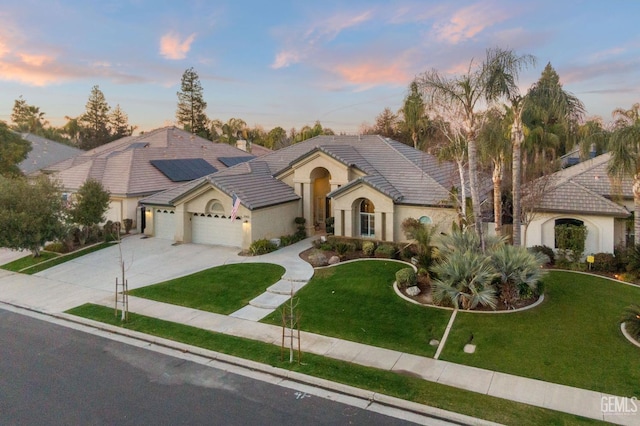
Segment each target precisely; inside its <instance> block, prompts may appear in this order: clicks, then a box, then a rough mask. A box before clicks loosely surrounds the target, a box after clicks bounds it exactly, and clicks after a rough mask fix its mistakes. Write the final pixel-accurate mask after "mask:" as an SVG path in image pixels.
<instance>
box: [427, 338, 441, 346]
mask: <svg viewBox="0 0 640 426" xmlns="http://www.w3.org/2000/svg"><path fill="white" fill-rule="evenodd" d="M429 344H430V345H431V346H438V345H439V344H440V340H438V339H431V340H429Z"/></svg>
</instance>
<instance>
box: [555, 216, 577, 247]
mask: <svg viewBox="0 0 640 426" xmlns="http://www.w3.org/2000/svg"><path fill="white" fill-rule="evenodd" d="M563 225H570V226H576V227H580V226H584V222H583V221H582V220H579V219H573V218H560V219H556V220H555V223H554V241H555V243H554V248H558V238H557V233H556V231H555V229H556V228H557V227H558V226H563Z"/></svg>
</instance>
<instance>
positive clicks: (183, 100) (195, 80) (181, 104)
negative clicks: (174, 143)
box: [176, 67, 209, 137]
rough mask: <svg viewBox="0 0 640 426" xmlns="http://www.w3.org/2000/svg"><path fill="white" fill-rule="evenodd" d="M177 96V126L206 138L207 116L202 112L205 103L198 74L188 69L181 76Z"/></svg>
mask: <svg viewBox="0 0 640 426" xmlns="http://www.w3.org/2000/svg"><path fill="white" fill-rule="evenodd" d="M177 95H178V110H177V111H176V119H177V120H178V124H180V125H182V126H183V128H184V129H185V130H187V131H189V132H191V133H193V134H196V135H199V136H202V137H208V133H209V131H208V128H207V122H208V121H209V120H208V119H207V116H206V114H205V112H204V110H205V109H206V108H207V103H206V102H205V101H204V99H203V97H202V85H201V84H200V78H199V77H198V73H197V72H196V71H195V70H194V69H193V67H191V68H189V69H188V70H186V71H185V72H184V74H182V81H181V85H180V91H179V92H178V93H177Z"/></svg>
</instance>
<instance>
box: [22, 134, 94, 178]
mask: <svg viewBox="0 0 640 426" xmlns="http://www.w3.org/2000/svg"><path fill="white" fill-rule="evenodd" d="M21 136H22V139H24V140H26V141H29V142H30V143H31V151H30V152H29V154H28V155H27V158H26V159H25V160H24V161H22V162H21V163H20V164H18V167H19V168H20V170H21V171H22V173H24V174H25V175H28V174H31V173H35V172H37V171H39V170H41V169H44V168H47V167H48V166H50V165H52V164H55V163H59V162H61V161H64V160H67V159H69V158H73V157H75V156H77V155H79V154H82V153H84V151H83V150H81V149H78V148H74V147H72V146H69V145H65V144H62V143H59V142H55V141H52V140H49V139H45V138H43V137H40V136H36V135H34V134H31V133H23V134H22V135H21Z"/></svg>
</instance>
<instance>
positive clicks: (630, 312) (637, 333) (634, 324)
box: [620, 304, 640, 341]
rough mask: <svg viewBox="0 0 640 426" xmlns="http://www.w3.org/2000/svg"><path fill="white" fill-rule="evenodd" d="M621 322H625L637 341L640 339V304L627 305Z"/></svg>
mask: <svg viewBox="0 0 640 426" xmlns="http://www.w3.org/2000/svg"><path fill="white" fill-rule="evenodd" d="M620 322H621V323H624V325H625V328H626V330H627V333H629V334H630V335H631V336H632V337H633V338H634V339H636V340H637V341H640V305H636V304H633V305H630V306H627V307H626V308H625V310H624V313H623V314H622V318H621V319H620Z"/></svg>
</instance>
